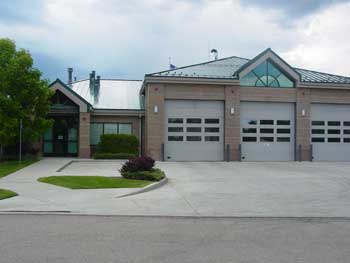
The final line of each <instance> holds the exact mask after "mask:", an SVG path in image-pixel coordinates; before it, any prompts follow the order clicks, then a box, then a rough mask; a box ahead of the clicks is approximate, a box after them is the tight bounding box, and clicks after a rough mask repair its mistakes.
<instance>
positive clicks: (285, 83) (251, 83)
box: [240, 59, 295, 88]
mask: <svg viewBox="0 0 350 263" xmlns="http://www.w3.org/2000/svg"><path fill="white" fill-rule="evenodd" d="M240 82H241V86H245V87H268V88H295V83H294V81H293V80H291V79H290V78H289V77H288V76H287V75H285V74H284V73H283V72H282V71H281V70H280V69H279V68H278V67H277V66H276V65H275V64H274V63H273V62H272V61H271V60H269V59H268V60H265V61H263V62H262V63H260V64H259V65H258V66H257V67H256V68H255V69H253V70H252V71H250V72H249V73H248V74H247V75H245V76H244V77H243V78H241V80H240Z"/></svg>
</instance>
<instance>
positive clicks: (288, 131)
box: [277, 129, 290, 134]
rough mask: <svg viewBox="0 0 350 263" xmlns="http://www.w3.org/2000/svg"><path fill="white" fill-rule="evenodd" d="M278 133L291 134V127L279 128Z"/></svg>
mask: <svg viewBox="0 0 350 263" xmlns="http://www.w3.org/2000/svg"><path fill="white" fill-rule="evenodd" d="M277 133H283V134H290V129H277Z"/></svg>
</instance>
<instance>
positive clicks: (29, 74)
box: [0, 38, 52, 158]
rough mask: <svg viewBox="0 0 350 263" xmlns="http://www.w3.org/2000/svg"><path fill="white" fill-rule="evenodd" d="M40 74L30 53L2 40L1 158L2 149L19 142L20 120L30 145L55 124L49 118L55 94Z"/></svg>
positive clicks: (0, 82) (0, 93)
mask: <svg viewBox="0 0 350 263" xmlns="http://www.w3.org/2000/svg"><path fill="white" fill-rule="evenodd" d="M41 75H42V73H41V72H40V71H39V70H38V69H36V68H34V67H33V59H32V57H31V55H30V53H29V52H28V51H26V50H24V49H19V50H17V49H16V45H15V43H14V42H13V41H12V40H10V39H6V38H5V39H0V158H1V156H2V149H3V146H7V145H11V144H16V143H17V142H18V136H19V123H20V120H21V119H22V122H23V130H22V132H23V140H24V141H27V142H35V141H36V140H38V139H39V138H40V136H41V135H42V134H43V133H44V132H45V131H46V130H47V129H49V128H50V126H51V125H52V121H51V120H48V119H47V118H46V115H47V113H48V111H49V110H50V100H49V99H50V97H51V95H52V93H51V91H50V90H49V88H48V81H47V80H43V79H41Z"/></svg>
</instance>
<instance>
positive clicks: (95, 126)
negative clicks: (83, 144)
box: [90, 122, 132, 145]
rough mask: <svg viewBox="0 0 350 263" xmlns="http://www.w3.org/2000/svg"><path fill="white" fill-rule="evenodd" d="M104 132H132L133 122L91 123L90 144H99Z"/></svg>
mask: <svg viewBox="0 0 350 263" xmlns="http://www.w3.org/2000/svg"><path fill="white" fill-rule="evenodd" d="M102 134H132V123H131V122H93V123H91V124H90V145H97V144H98V143H99V142H100V139H101V135H102Z"/></svg>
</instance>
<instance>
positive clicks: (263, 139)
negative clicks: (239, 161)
mask: <svg viewBox="0 0 350 263" xmlns="http://www.w3.org/2000/svg"><path fill="white" fill-rule="evenodd" d="M260 141H261V142H273V137H260Z"/></svg>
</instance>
